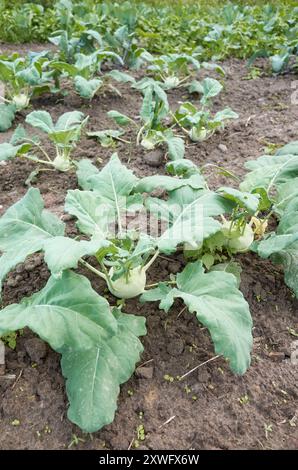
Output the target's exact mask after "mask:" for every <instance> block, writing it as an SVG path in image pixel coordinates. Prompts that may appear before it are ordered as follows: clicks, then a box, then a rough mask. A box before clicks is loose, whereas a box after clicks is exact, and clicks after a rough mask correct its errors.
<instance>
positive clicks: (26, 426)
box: [0, 47, 298, 449]
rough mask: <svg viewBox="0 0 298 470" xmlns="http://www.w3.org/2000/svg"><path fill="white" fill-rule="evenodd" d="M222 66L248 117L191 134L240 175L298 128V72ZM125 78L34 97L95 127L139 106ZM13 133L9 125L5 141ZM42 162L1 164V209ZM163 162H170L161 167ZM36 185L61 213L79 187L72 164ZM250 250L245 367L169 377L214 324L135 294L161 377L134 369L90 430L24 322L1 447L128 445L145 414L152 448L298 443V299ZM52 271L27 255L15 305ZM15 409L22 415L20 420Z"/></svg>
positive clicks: (2, 399) (165, 263)
mask: <svg viewBox="0 0 298 470" xmlns="http://www.w3.org/2000/svg"><path fill="white" fill-rule="evenodd" d="M2 49H3V47H2ZM259 64H260V65H261V66H262V64H263V63H262V62H260V63H259ZM224 67H225V69H226V71H227V76H226V79H225V90H224V91H223V92H222V94H221V96H220V98H218V100H217V101H216V103H215V104H216V108H218V109H220V107H223V106H231V107H232V109H234V110H235V111H237V112H238V113H239V116H240V119H239V120H238V121H237V122H236V123H233V124H231V125H230V126H228V127H227V128H226V129H225V131H224V132H223V133H221V134H217V135H214V136H213V137H212V138H211V139H210V140H208V141H207V142H205V143H203V144H196V145H189V146H188V148H187V154H186V156H187V158H190V159H192V160H193V161H195V162H196V163H198V164H200V165H201V164H203V163H206V162H209V163H215V164H217V165H221V166H224V167H226V168H228V169H230V170H232V171H233V172H234V173H236V174H237V175H242V174H243V173H244V169H243V163H244V162H245V160H247V159H251V158H255V157H257V156H258V155H260V154H261V153H262V148H263V147H264V146H265V145H266V142H267V143H275V144H283V143H286V142H289V141H290V140H294V139H297V137H298V127H297V122H298V107H297V105H296V107H295V106H294V105H291V102H290V96H291V93H292V91H293V90H292V89H291V82H292V81H293V80H294V79H295V78H294V77H293V76H290V75H284V76H281V77H277V78H275V77H270V76H267V75H265V76H263V77H262V78H258V79H255V80H248V81H247V80H243V77H245V75H246V74H247V69H246V66H245V64H244V63H243V62H241V61H236V60H231V61H227V62H225V63H224ZM119 88H120V89H121V90H122V93H123V94H122V97H118V96H116V95H113V94H111V93H106V95H105V96H99V97H97V98H95V99H94V100H93V102H92V105H91V106H90V105H89V104H86V103H83V101H82V100H81V99H80V98H79V97H77V96H76V95H75V94H73V93H70V94H69V95H68V96H67V97H66V98H64V99H63V97H61V96H60V97H59V96H54V97H46V98H41V99H39V100H37V101H35V102H34V103H33V107H34V109H47V110H48V111H49V112H50V113H51V114H52V116H53V117H54V118H57V117H58V116H59V115H60V114H61V113H63V112H65V111H70V110H73V109H81V110H82V111H83V112H84V113H86V114H89V115H90V122H89V125H88V128H89V130H98V129H107V128H111V127H114V126H113V123H112V122H110V121H109V120H108V119H107V118H106V112H107V111H108V110H110V109H116V110H118V111H120V112H121V111H122V112H124V113H129V115H131V116H136V115H137V114H138V109H139V105H140V97H139V95H138V93H137V92H134V91H132V90H130V89H129V87H127V86H121V87H119ZM184 95H186V93H185V92H181V91H179V92H178V93H177V92H176V91H172V92H170V93H169V97H170V102H171V104H172V105H173V106H174V105H175V104H176V103H177V102H178V101H181V99H183V98H182V97H184ZM23 119H24V116H19V118H18V123H20V122H23ZM9 135H10V133H5V134H1V135H0V142H4V141H6V140H7V139H8V137H9ZM131 135H133V134H132V133H131ZM220 144H223V145H225V146H226V149H225V148H224V147H222V146H221V147H219V145H220ZM117 151H118V152H119V155H120V157H121V159H122V161H123V162H125V163H128V165H129V166H130V167H131V168H132V169H133V170H134V171H135V173H136V174H137V175H138V176H142V175H146V174H152V173H155V172H156V171H157V170H156V169H155V168H152V167H151V166H149V165H147V164H146V163H145V162H144V159H143V157H144V151H143V150H142V149H140V148H137V149H136V148H135V147H134V146H133V145H131V146H127V145H126V146H125V144H120V145H118V146H117ZM110 155H111V149H104V148H102V147H101V146H100V145H99V144H97V143H95V142H94V141H93V140H89V139H86V138H83V139H82V142H81V143H80V145H79V147H78V148H77V150H76V156H77V157H80V158H81V157H88V158H90V159H92V160H93V161H94V162H97V163H98V164H99V165H101V164H104V163H105V162H106V161H107V160H108V158H109V156H110ZM33 168H34V167H33V166H32V165H31V164H29V163H26V162H21V161H13V162H10V163H8V164H7V165H5V166H0V194H1V196H0V197H1V199H0V214H1V213H3V212H4V211H5V210H6V209H7V207H9V206H10V205H11V204H13V203H15V202H16V201H17V200H18V199H19V198H20V197H21V196H22V195H23V194H24V193H25V192H26V189H27V188H26V186H25V185H24V181H25V179H26V177H27V176H28V175H29V173H30V172H31V171H32V170H33ZM158 171H160V172H161V171H163V166H161V167H160V169H159V170H158ZM210 182H211V186H212V185H218V184H221V183H222V182H224V180H223V177H219V176H214V175H213V176H211V178H210ZM36 185H37V186H38V187H39V188H40V190H41V192H42V195H43V196H44V199H45V203H46V207H47V208H50V209H51V210H52V211H54V212H55V213H57V214H59V215H61V216H62V214H63V201H64V196H65V193H66V190H67V189H69V188H75V187H76V178H75V175H74V174H65V175H64V174H58V173H56V172H45V173H42V174H41V175H40V176H39V177H38V180H37V182H36ZM69 229H70V230H71V227H70V228H69ZM240 261H241V264H242V267H243V273H242V284H241V289H242V291H243V293H244V295H245V297H246V299H247V300H248V302H249V304H250V308H251V312H252V316H253V320H254V330H253V333H254V351H253V356H252V365H251V368H250V369H249V371H248V372H247V373H246V374H245V375H244V376H243V377H237V376H234V375H233V374H232V373H231V372H230V371H229V369H228V367H227V365H226V363H225V361H224V360H223V359H221V358H220V359H217V360H215V361H213V362H210V363H209V364H207V365H205V366H203V367H201V368H199V369H198V370H197V371H196V372H194V373H193V374H190V375H189V376H188V377H187V378H186V379H185V380H183V381H177V380H174V381H173V382H170V381H168V380H165V378H164V376H165V375H169V376H172V377H174V378H175V377H176V376H181V375H182V374H184V373H185V372H187V371H188V370H190V369H192V368H193V367H194V366H196V365H197V364H200V363H202V362H204V361H206V360H207V359H210V358H212V357H213V356H214V352H213V347H212V343H211V341H210V338H209V335H208V333H207V331H206V330H205V329H202V328H201V327H200V325H199V324H198V323H197V321H196V320H195V319H194V318H193V316H192V315H190V314H189V313H186V312H183V313H182V314H181V315H179V313H180V312H181V304H179V303H178V302H177V303H176V304H175V307H174V308H172V310H171V312H170V313H169V314H168V315H166V314H165V313H163V312H160V311H159V310H158V306H157V305H155V304H146V305H145V306H143V305H142V306H140V304H139V303H138V301H137V300H133V301H129V302H127V305H126V311H127V312H129V313H136V314H138V313H140V314H142V315H144V316H145V317H146V318H147V328H148V335H147V336H146V337H145V338H143V340H142V341H143V344H144V347H145V352H144V354H143V356H142V362H145V361H151V362H149V363H148V365H147V367H149V368H151V367H152V368H153V377H152V378H145V377H141V376H140V374H139V373H138V372H136V373H135V375H134V376H133V377H132V378H131V379H130V380H129V381H128V383H126V384H125V385H124V386H122V389H121V394H120V397H119V408H118V411H117V413H116V417H115V421H114V422H113V424H111V425H109V426H107V427H105V428H104V429H102V430H101V431H100V432H97V433H95V434H93V435H92V436H91V435H89V434H84V433H82V432H81V431H80V430H79V429H78V428H77V427H76V426H74V425H72V424H71V423H70V422H69V421H68V420H67V418H66V409H67V398H66V395H65V390H64V380H63V378H62V376H61V373H60V366H59V355H57V354H55V353H54V352H53V351H51V350H50V348H49V347H47V346H46V347H45V346H44V344H43V343H42V342H41V341H39V340H38V341H37V340H36V339H35V337H34V335H33V334H32V333H31V332H30V331H27V330H26V331H25V332H24V334H23V335H22V336H20V337H19V338H18V341H17V347H16V350H14V351H13V350H10V349H8V348H7V350H6V359H7V373H9V374H15V375H16V377H17V380H16V381H9V380H4V379H1V378H0V435H1V438H0V449H63V448H68V446H69V445H70V443H71V441H72V439H73V434H75V435H76V436H77V437H80V438H81V439H82V440H83V441H80V443H79V444H78V445H77V448H78V449H103V448H105V449H127V448H128V447H129V446H130V444H131V442H132V441H133V440H134V439H135V438H136V429H137V427H138V425H139V424H143V425H144V429H145V433H146V438H145V440H144V441H143V442H142V443H141V446H140V448H143V449H245V448H249V449H278V448H282V449H294V448H296V447H297V443H298V433H297V427H298V389H297V376H298V370H297V366H294V365H293V364H291V362H290V360H289V356H290V349H291V343H292V342H293V341H294V340H295V339H297V338H295V337H294V336H292V335H291V334H290V332H289V329H290V328H292V329H294V330H296V331H298V317H297V301H295V300H294V299H293V296H292V294H291V292H290V291H289V290H288V289H287V288H286V287H285V285H284V282H283V274H282V272H281V270H279V269H278V268H277V267H274V266H272V265H271V264H270V263H269V262H265V261H260V260H259V259H257V257H255V256H254V255H253V254H251V255H245V256H242V257H241V258H240ZM182 265H183V262H182V259H181V260H180V259H179V257H176V258H173V259H172V260H166V259H160V260H159V261H158V262H157V263H156V265H155V267H154V269H153V270H152V271H151V280H152V282H154V281H156V280H160V279H164V278H167V276H168V274H169V273H171V272H172V273H175V272H177V271H178V270H180V269H181V267H182ZM260 273H262V274H261V275H260ZM48 276H49V273H48V271H47V268H46V267H45V265H44V264H43V261H42V257H41V256H40V255H38V256H34V257H32V258H30V259H29V260H27V261H26V263H24V264H22V265H20V266H18V267H17V269H16V270H15V272H13V273H11V274H10V275H9V276H8V279H7V282H6V283H5V287H4V301H5V305H7V304H9V303H12V302H17V301H19V300H20V299H21V298H22V297H23V296H25V295H29V294H31V293H32V292H34V291H37V290H39V289H40V288H41V287H43V286H44V284H45V282H46V280H47V278H48ZM90 279H91V281H92V282H93V286H94V288H96V289H97V288H98V285H97V280H96V279H94V278H92V276H91V277H90ZM178 315H179V317H178ZM177 317H178V318H177ZM277 353H279V354H277ZM150 372H151V371H150V370H149V373H150ZM149 375H150V374H149ZM141 416H142V417H141ZM295 416H296V418H295ZM170 418H172V420H171V421H170V422H169V423H168V424H166V423H167V421H168V420H169V419H170ZM15 420H18V421H19V423H18V424H19V425H13V422H14V424H16V421H15Z"/></svg>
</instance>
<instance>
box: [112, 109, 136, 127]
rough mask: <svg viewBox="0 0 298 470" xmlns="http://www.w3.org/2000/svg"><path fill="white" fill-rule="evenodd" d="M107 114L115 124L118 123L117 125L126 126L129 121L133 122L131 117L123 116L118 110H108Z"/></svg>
mask: <svg viewBox="0 0 298 470" xmlns="http://www.w3.org/2000/svg"><path fill="white" fill-rule="evenodd" d="M107 115H108V116H109V118H112V119H113V120H114V121H115V122H116V124H119V126H127V125H128V124H130V123H131V122H134V121H133V120H132V119H131V118H129V117H128V116H125V114H121V113H119V112H118V111H114V110H112V111H109V112H108V113H107Z"/></svg>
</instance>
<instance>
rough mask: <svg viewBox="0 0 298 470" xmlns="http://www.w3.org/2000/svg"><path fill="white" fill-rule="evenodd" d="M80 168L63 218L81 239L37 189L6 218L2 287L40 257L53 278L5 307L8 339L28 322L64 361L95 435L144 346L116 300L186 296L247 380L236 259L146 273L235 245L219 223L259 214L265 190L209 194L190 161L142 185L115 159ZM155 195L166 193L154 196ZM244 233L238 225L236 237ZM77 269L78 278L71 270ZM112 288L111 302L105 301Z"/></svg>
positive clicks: (247, 325) (76, 404)
mask: <svg viewBox="0 0 298 470" xmlns="http://www.w3.org/2000/svg"><path fill="white" fill-rule="evenodd" d="M76 166H77V176H78V183H79V186H80V187H81V188H82V189H75V190H69V191H68V193H67V196H66V201H65V211H66V212H67V213H69V214H71V215H72V216H73V217H75V218H76V219H77V229H78V233H77V236H75V237H74V238H70V237H68V236H67V235H66V234H65V229H66V227H65V224H64V223H63V222H62V221H61V220H60V219H59V218H58V217H57V216H56V215H54V214H52V213H50V212H49V211H48V210H45V209H44V204H43V200H42V197H41V195H40V193H39V190H38V189H35V188H30V189H29V190H28V192H27V194H26V195H25V196H24V197H23V198H22V199H21V200H20V201H19V202H17V203H16V204H14V205H13V206H12V207H11V208H9V209H8V210H7V211H6V212H5V213H4V215H3V216H2V217H1V218H0V250H1V252H2V257H1V258H0V280H1V282H2V283H3V282H5V278H6V276H7V274H8V273H9V272H10V271H11V270H13V269H14V268H15V267H16V265H17V264H18V263H21V262H24V261H25V259H26V258H27V256H29V255H32V254H34V253H36V252H43V253H44V261H45V263H46V264H47V266H48V269H49V271H50V273H51V274H50V278H49V280H48V282H47V284H46V285H45V286H44V287H43V288H42V290H41V291H39V292H36V293H35V294H33V295H31V296H30V297H27V298H25V299H23V300H22V301H21V303H20V304H12V305H8V306H6V307H5V308H3V309H2V310H1V311H0V336H2V335H4V334H6V333H7V332H11V331H15V330H18V329H21V328H24V327H25V326H27V327H29V328H30V329H32V330H33V331H34V332H35V333H37V334H38V335H39V336H40V337H41V338H42V339H43V340H45V341H47V342H48V343H49V344H50V346H51V347H52V348H53V349H54V350H55V351H57V352H59V353H60V354H61V366H62V372H63V375H64V376H65V378H66V390H67V394H68V400H69V409H68V417H69V419H70V420H71V421H73V422H74V423H76V424H77V425H78V426H80V427H81V428H82V429H83V430H85V431H88V432H93V431H96V430H98V429H100V428H101V427H102V426H104V425H105V424H108V423H110V422H111V421H112V420H113V418H114V413H115V410H116V403H117V397H118V394H119V385H120V384H122V383H123V382H125V381H127V380H128V379H129V377H130V376H131V375H132V374H133V372H134V368H135V364H136V362H137V361H138V360H139V358H140V353H141V352H142V350H143V347H142V344H141V342H140V340H139V337H140V336H142V335H144V334H145V333H146V329H145V318H144V317H142V316H140V315H132V314H126V313H124V312H123V311H122V309H121V308H120V307H119V306H118V307H114V305H120V304H121V305H123V302H121V301H120V302H119V300H118V301H117V299H130V298H133V297H137V296H139V295H141V298H140V300H141V302H147V301H160V308H161V309H163V310H165V311H166V312H167V311H168V310H169V309H170V308H171V306H172V305H173V303H174V302H175V299H177V298H179V299H182V301H183V302H184V303H185V306H186V308H187V309H188V310H189V312H190V314H195V315H196V317H197V319H198V321H199V322H200V323H201V324H203V325H204V326H205V327H206V328H207V329H208V330H209V332H210V335H211V338H212V340H213V342H214V347H215V351H216V353H217V354H219V355H222V356H223V357H224V358H226V360H227V361H228V362H229V365H230V367H231V369H232V370H233V371H234V372H235V373H237V374H243V373H244V372H245V371H246V369H247V368H248V366H249V364H250V352H251V348H252V334H251V331H252V320H251V316H250V313H249V307H248V304H247V302H246V301H245V299H244V297H243V295H242V293H241V292H240V290H239V289H238V277H239V270H237V269H236V274H235V269H233V267H232V265H231V263H229V262H228V263H225V264H222V262H220V263H218V262H214V263H211V264H212V266H211V267H210V266H209V267H207V263H206V260H204V258H203V254H197V257H196V259H195V260H194V262H189V263H188V262H187V258H186V259H185V267H184V269H183V270H182V271H181V272H180V273H178V274H177V275H176V276H173V275H171V276H170V277H169V279H159V281H160V282H158V283H157V284H151V283H150V268H151V266H152V264H153V263H157V262H158V257H159V255H162V254H163V255H165V254H166V255H168V256H170V255H172V254H175V253H176V252H177V251H178V250H179V251H180V250H181V249H182V250H183V249H184V250H185V248H187V247H191V249H195V250H198V249H199V247H200V246H202V245H203V244H204V243H205V241H206V240H208V239H210V238H212V237H214V236H215V235H216V234H220V235H223V236H224V237H225V239H226V240H227V245H228V243H229V241H230V239H231V236H232V231H234V227H232V228H231V230H229V231H228V233H227V232H226V229H227V226H226V223H225V222H222V221H221V219H220V218H221V217H226V218H227V219H226V220H230V221H231V222H233V223H234V222H235V223H236V221H237V220H238V218H239V217H242V219H243V221H244V220H246V218H247V217H248V214H251V213H253V212H255V211H256V210H257V207H258V204H259V201H260V197H259V195H253V194H251V193H246V192H242V191H240V190H235V189H231V188H221V189H220V190H218V191H211V190H209V189H208V186H207V183H206V181H205V179H204V178H203V176H202V174H201V172H200V171H199V169H198V168H197V167H196V166H195V165H194V164H193V163H192V162H190V161H189V160H184V159H182V160H177V161H172V162H169V163H168V164H167V171H168V173H169V174H168V175H155V176H151V177H146V178H143V179H138V178H137V177H136V176H135V175H134V174H133V173H132V172H131V171H130V170H128V169H127V168H126V167H125V166H124V165H122V163H121V162H120V160H119V158H118V156H117V154H114V155H113V156H112V157H111V159H110V161H109V162H108V163H107V164H106V166H105V167H104V168H103V169H101V170H98V169H97V168H96V167H95V166H94V165H93V164H92V163H91V162H90V161H89V160H82V161H80V162H78V163H77V164H76ZM156 188H161V189H163V190H164V192H165V195H166V196H167V197H166V198H165V197H160V198H157V197H153V196H151V193H152V191H154V190H155V189H156ZM148 216H150V230H149V231H148V230H147V227H148ZM160 219H161V223H160ZM160 228H161V230H160ZM237 230H238V226H237ZM245 230H246V229H245V228H244V229H243V227H242V226H241V225H240V224H239V234H238V232H237V236H238V235H239V236H238V239H240V237H241V236H243V233H244V232H245ZM233 237H234V232H233ZM250 242H251V239H249V241H247V248H248V245H249V243H250ZM226 251H227V253H228V252H229V249H228V248H227V250H226ZM230 251H241V252H242V251H243V243H241V250H238V247H236V248H235V246H234V247H233V250H230ZM228 261H229V260H228ZM78 267H80V268H81V274H78V273H76V272H75V270H76V269H77V268H78ZM82 269H83V271H82ZM82 272H83V273H84V274H82ZM233 272H234V274H233ZM88 273H89V274H90V275H92V281H93V284H92V285H93V287H91V284H90V281H89V280H88V278H87V277H86V276H87V275H88ZM148 277H149V278H148ZM96 278H97V279H98V282H96ZM106 287H107V288H108V290H109V292H110V294H111V296H109V299H110V301H111V306H110V305H109V303H108V301H107V300H106V298H104V297H103V296H102V294H103V293H104V292H105V288H106Z"/></svg>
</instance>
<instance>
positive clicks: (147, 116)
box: [140, 86, 154, 123]
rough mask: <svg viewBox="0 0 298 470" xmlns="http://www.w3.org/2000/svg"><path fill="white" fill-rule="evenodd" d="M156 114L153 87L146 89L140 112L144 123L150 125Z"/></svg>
mask: <svg viewBox="0 0 298 470" xmlns="http://www.w3.org/2000/svg"><path fill="white" fill-rule="evenodd" d="M153 112H154V102H153V88H152V86H148V88H146V89H145V95H144V99H143V103H142V107H141V111H140V117H141V119H142V121H144V123H149V122H150V121H151V119H152V118H153Z"/></svg>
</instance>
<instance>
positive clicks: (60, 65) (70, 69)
mask: <svg viewBox="0 0 298 470" xmlns="http://www.w3.org/2000/svg"><path fill="white" fill-rule="evenodd" d="M50 66H51V68H52V69H54V70H58V71H59V72H63V73H66V74H67V75H70V76H71V77H75V76H76V75H77V73H78V69H77V67H76V66H75V65H71V64H68V63H67V62H51V65H50Z"/></svg>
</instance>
